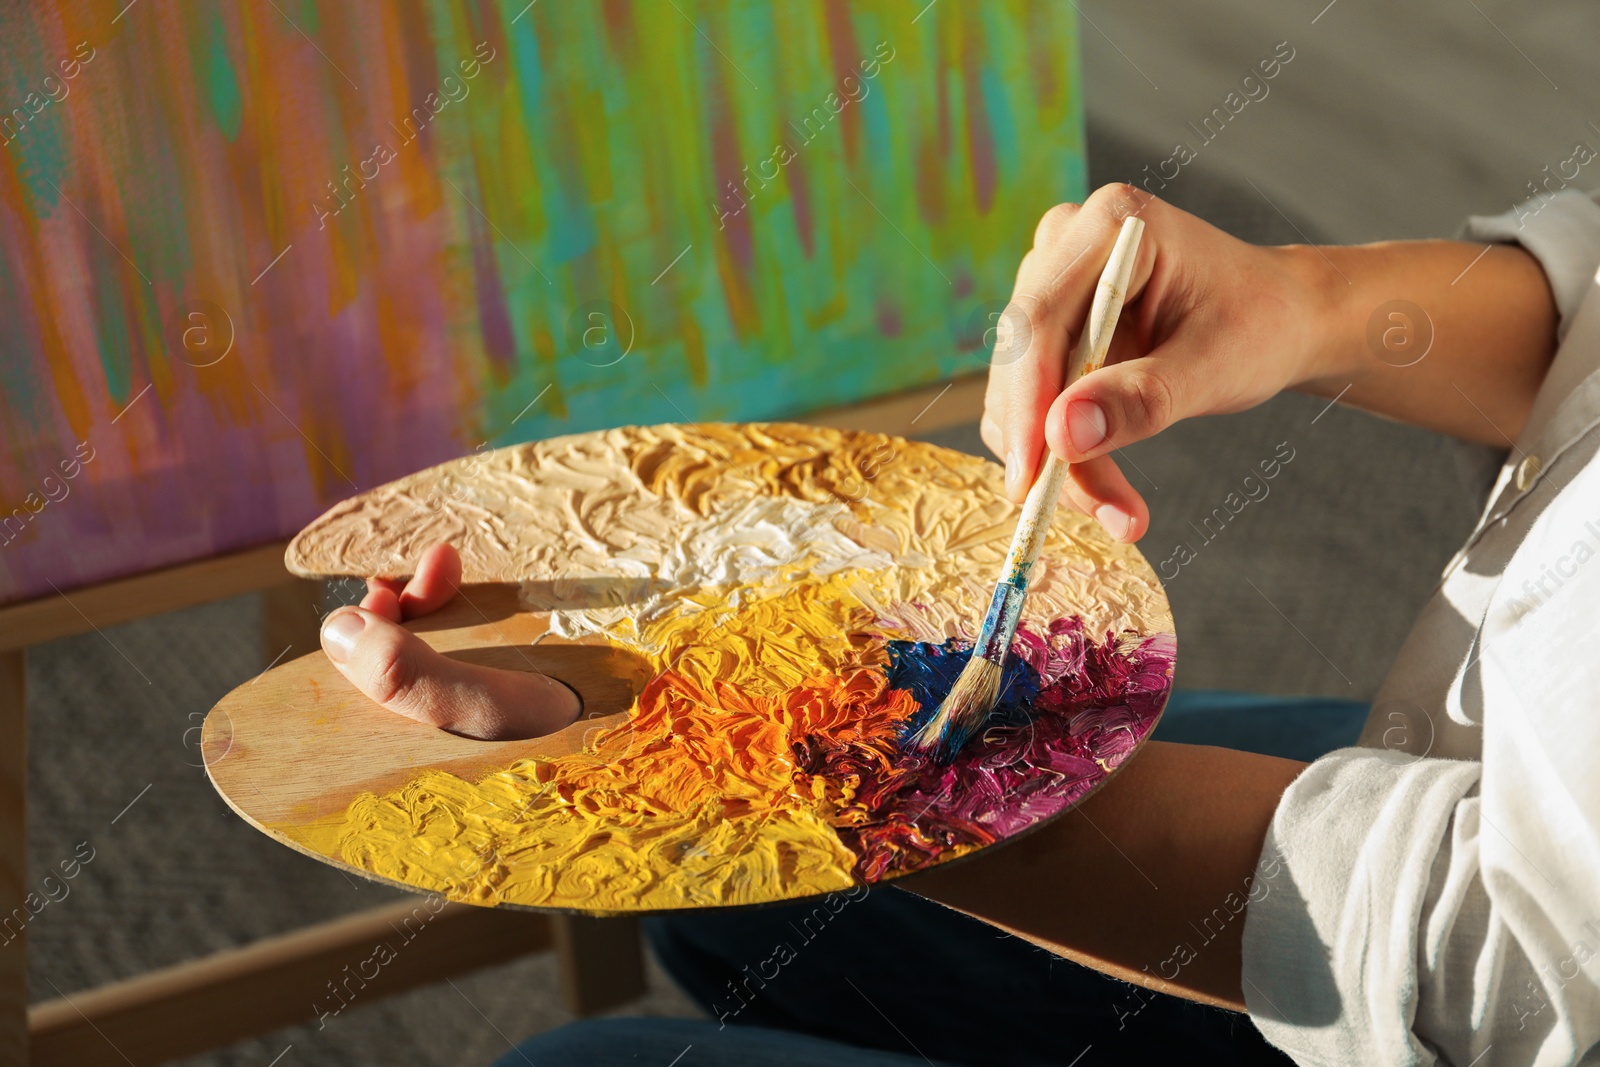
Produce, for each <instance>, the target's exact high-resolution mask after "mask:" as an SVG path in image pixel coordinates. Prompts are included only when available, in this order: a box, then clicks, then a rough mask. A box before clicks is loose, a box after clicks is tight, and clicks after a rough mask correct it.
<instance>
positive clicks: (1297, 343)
mask: <svg viewBox="0 0 1600 1067" xmlns="http://www.w3.org/2000/svg"><path fill="white" fill-rule="evenodd" d="M1272 251H1273V252H1274V253H1276V254H1277V255H1278V256H1279V257H1280V260H1281V263H1282V269H1283V271H1284V274H1285V276H1286V277H1287V278H1288V286H1289V290H1290V297H1289V304H1290V306H1291V307H1292V308H1294V309H1295V323H1296V329H1295V334H1296V336H1295V337H1294V339H1293V341H1292V342H1291V344H1290V350H1291V361H1292V365H1291V368H1290V374H1289V387H1290V388H1292V389H1299V390H1301V391H1304V392H1309V393H1324V392H1327V391H1328V390H1330V389H1331V390H1332V391H1333V392H1335V393H1337V392H1338V391H1339V390H1341V389H1344V388H1345V387H1347V386H1348V385H1349V384H1350V382H1351V381H1352V380H1353V379H1354V378H1355V376H1356V375H1357V374H1359V373H1360V370H1361V367H1360V359H1359V357H1360V353H1361V351H1362V349H1363V347H1364V341H1363V336H1360V335H1359V332H1360V330H1361V329H1362V325H1361V324H1360V323H1356V324H1355V325H1354V326H1352V322H1353V317H1352V316H1353V313H1352V311H1351V306H1352V303H1353V302H1354V293H1355V286H1354V284H1352V282H1351V281H1350V278H1349V271H1348V269H1346V268H1345V267H1342V266H1340V265H1339V263H1338V262H1337V261H1338V260H1340V259H1343V258H1345V256H1344V253H1345V252H1346V251H1347V249H1343V248H1324V247H1318V246H1316V245H1283V246H1280V247H1277V248H1274V249H1272ZM1352 331H1356V332H1354V333H1353V332H1352Z"/></svg>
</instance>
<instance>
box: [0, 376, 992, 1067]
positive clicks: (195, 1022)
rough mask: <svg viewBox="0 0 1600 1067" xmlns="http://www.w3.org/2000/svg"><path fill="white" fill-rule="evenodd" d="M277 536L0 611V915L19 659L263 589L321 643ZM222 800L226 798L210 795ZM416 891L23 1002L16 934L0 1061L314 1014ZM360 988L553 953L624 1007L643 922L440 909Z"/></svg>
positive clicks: (406, 985)
mask: <svg viewBox="0 0 1600 1067" xmlns="http://www.w3.org/2000/svg"><path fill="white" fill-rule="evenodd" d="M984 388H985V379H984V377H983V376H982V375H976V376H972V377H965V378H959V379H956V380H955V381H953V382H951V383H947V384H940V385H933V386H929V387H927V388H923V389H916V390H911V391H909V392H905V393H900V394H897V395H895V396H891V397H887V398H884V399H880V400H874V401H869V402H867V403H864V404H859V405H853V406H850V407H845V408H837V409H831V410H829V411H825V412H819V413H816V414H813V415H811V416H809V417H807V419H806V421H809V422H813V423H816V424H817V425H820V426H833V427H839V428H841V429H860V430H872V431H875V432H880V433H889V434H897V435H901V436H907V437H911V436H916V435H918V434H925V433H928V432H930V431H934V430H938V429H943V428H947V427H950V426H956V425H960V424H962V423H967V422H972V421H975V420H976V419H977V418H978V417H979V415H980V414H981V413H982V411H983V395H984ZM284 544H285V543H284V542H282V541H276V542H272V543H270V544H265V545H261V546H258V547H256V548H252V549H248V550H246V551H243V552H237V553H233V554H231V555H226V556H218V557H215V558H212V559H206V560H200V561H197V562H193V563H187V564H183V565H181V566H177V567H171V568H167V569H165V570H160V571H153V572H151V573H148V574H142V575H137V576H135V577H131V578H123V579H119V580H116V581H111V582H105V583H102V584H99V585H94V586H88V587H84V588H78V589H72V590H68V591H67V592H66V593H64V594H62V595H60V596H52V597H41V598H39V599H37V600H30V601H26V602H23V603H20V604H13V605H10V606H7V607H0V916H3V915H6V914H9V913H10V912H11V911H12V909H14V908H18V907H22V906H23V900H24V898H25V896H26V894H27V892H28V877H27V820H26V813H27V764H28V761H27V711H26V709H27V700H26V691H25V676H26V670H25V666H26V654H27V649H28V648H29V647H30V646H32V645H38V644H43V643H44V642H47V641H53V640H55V639H56V638H60V637H69V636H72V635H74V634H80V633H86V632H88V631H89V630H91V629H98V628H104V627H106V626H115V625H117V624H119V623H124V622H130V621H132V620H135V619H141V618H147V617H149V616H152V615H159V614H163V613H165V612H168V611H177V610H180V609H182V608H188V607H194V606H196V605H199V604H204V603H208V602H210V601H213V600H221V599H224V598H226V597H231V596H238V595H240V594H243V593H252V592H261V593H262V594H263V601H264V604H263V609H264V614H265V620H264V621H265V624H266V625H265V630H266V641H265V644H266V646H267V649H268V650H269V651H268V652H267V658H269V659H270V658H272V657H273V656H275V655H277V653H278V652H279V651H281V650H282V649H283V648H284V646H285V645H288V646H290V653H289V654H290V655H294V656H298V655H302V654H304V653H305V652H308V651H311V650H314V649H316V648H317V647H318V639H317V633H316V630H315V626H314V622H313V620H315V618H316V615H315V614H314V613H313V612H312V611H310V610H308V608H309V607H310V606H311V605H313V604H314V603H315V600H314V598H315V596H316V593H317V587H316V584H315V583H313V582H308V581H304V580H302V579H298V578H294V577H292V576H291V575H290V574H289V573H288V572H287V571H286V570H285V569H284V566H283V552H284ZM219 803H220V801H219ZM414 908H415V903H414V902H412V901H402V902H400V903H397V904H390V905H385V906H383V907H380V908H374V909H371V910H369V911H365V912H361V913H358V914H355V915H351V916H347V917H345V918H342V919H335V920H333V921H331V922H326V923H319V924H317V925H314V926H309V927H306V928H304V929H301V930H296V931H293V932H291V933H288V934H282V935H279V936H277V937H271V938H267V939H264V940H262V941H258V942H255V943H254V944H250V945H246V946H244V947H242V948H237V949H232V950H230V951H227V952H222V953H218V954H216V955H214V956H208V957H206V958H203V959H199V960H194V961H190V962H187V963H181V964H178V965H176V966H172V967H166V968H162V969H160V970H156V971H150V972H147V973H145V974H141V975H136V976H134V977H131V978H127V979H123V980H121V981H118V982H113V983H111V984H109V985H105V986H101V987H99V988H98V989H92V990H88V991H86V992H82V993H75V994H73V995H71V996H70V997H69V998H61V999H58V1000H50V1001H45V1002H43V1003H40V1004H36V1005H33V1006H32V1007H29V1005H28V958H27V942H26V934H25V933H24V935H23V936H21V937H19V938H18V939H17V940H15V941H13V942H12V943H11V944H10V945H8V946H7V947H6V949H5V951H3V952H0V1064H16V1065H18V1067H25V1065H28V1064H32V1065H33V1067H96V1065H100V1064H105V1065H107V1067H111V1065H121V1064H124V1063H125V1062H127V1060H126V1058H125V1057H128V1058H132V1060H133V1061H134V1062H136V1063H138V1064H139V1065H140V1067H148V1065H151V1064H157V1063H163V1062H168V1061H170V1060H174V1059H178V1058H181V1057H184V1056H191V1055H195V1054H196V1053H200V1052H204V1051H206V1050H208V1049H214V1048H219V1047H221V1046H224V1045H228V1044H231V1043H233V1042H235V1041H240V1040H243V1039H244V1038H247V1037H252V1036H255V1035H257V1034H263V1033H267V1032H270V1031H272V1030H275V1029H279V1028H281V1027H284V1026H292V1025H294V1024H296V1023H303V1022H307V1021H310V1020H311V1018H312V1017H313V1015H312V1009H311V1006H310V1003H309V1001H308V998H307V997H306V996H305V995H304V994H305V990H306V988H307V987H309V986H312V985H315V984H317V983H319V982H320V981H321V980H322V978H323V977H325V976H326V975H328V974H330V973H335V972H338V971H339V970H340V969H341V968H343V967H344V966H345V965H346V964H352V965H354V964H356V963H358V962H359V961H361V960H362V959H364V958H366V957H367V956H368V955H369V954H370V953H371V952H372V948H373V945H374V943H375V942H377V941H381V940H383V939H385V938H386V937H390V936H391V935H392V932H393V930H394V924H396V923H398V922H400V921H402V920H403V918H404V917H405V916H408V915H410V914H411V913H412V912H413V910H414ZM430 928H431V929H432V930H433V931H435V932H434V933H433V935H432V936H430V937H427V938H418V939H417V940H416V941H415V942H414V943H413V944H412V945H411V946H410V947H408V948H407V950H406V952H404V953H402V954H400V956H399V958H398V959H397V960H396V962H395V963H394V964H391V965H389V966H387V967H385V968H383V969H382V971H381V972H380V973H379V976H378V978H377V979H375V980H373V981H372V982H370V983H369V984H368V986H367V987H366V988H365V989H364V990H363V1000H364V1001H365V1002H368V1003H370V1002H372V1001H376V1000H378V999H379V998H381V997H384V996H389V995H392V994H395V993H401V992H404V991H406V990H409V989H414V988H416V987H418V986H422V985H427V984H430V983H433V982H439V981H443V980H444V979H445V978H448V977H451V976H453V975H457V974H461V973H464V972H467V971H471V970H475V969H477V968H480V967H487V966H492V965H495V964H499V963H505V962H507V961H510V960H513V959H516V958H518V957H520V956H523V955H526V954H527V953H529V952H540V951H545V950H547V949H553V950H554V951H555V952H556V953H557V955H558V957H559V958H560V961H561V972H562V980H563V985H564V990H565V994H566V1000H567V1003H568V1006H569V1007H570V1008H571V1010H572V1011H573V1012H574V1013H575V1014H578V1015H588V1014H593V1013H595V1012H598V1011H603V1010H606V1009H607V1008H611V1007H615V1006H617V1005H620V1004H623V1003H626V1002H627V1001H629V1000H632V999H634V998H635V997H637V996H639V995H640V994H641V993H642V992H643V991H644V988H645V982H644V970H643V954H642V950H641V945H640V939H639V931H638V926H637V922H636V921H635V920H632V919H586V918H578V917H571V916H547V915H541V914H534V913H527V912H513V911H499V910H493V909H485V908H474V907H469V906H465V905H457V904H449V905H446V906H445V907H444V909H443V910H442V911H440V912H439V914H438V915H437V916H435V917H433V918H432V919H431V921H430Z"/></svg>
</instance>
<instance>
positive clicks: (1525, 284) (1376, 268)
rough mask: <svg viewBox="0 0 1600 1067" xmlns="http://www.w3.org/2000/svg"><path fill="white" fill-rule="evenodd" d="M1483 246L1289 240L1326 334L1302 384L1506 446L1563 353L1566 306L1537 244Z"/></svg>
mask: <svg viewBox="0 0 1600 1067" xmlns="http://www.w3.org/2000/svg"><path fill="white" fill-rule="evenodd" d="M1484 248H1485V246H1484V245H1482V244H1464V243H1461V242H1457V241H1399V242H1388V243H1384V244H1372V245H1358V246H1352V247H1343V248H1341V247H1326V246H1318V247H1313V246H1307V245H1297V246H1291V247H1288V248H1285V249H1282V251H1283V253H1284V254H1285V255H1287V256H1290V257H1293V258H1294V259H1295V260H1296V261H1297V262H1298V264H1299V267H1300V269H1301V271H1302V272H1303V274H1304V277H1305V278H1306V279H1307V283H1308V286H1309V287H1310V289H1311V291H1313V292H1317V293H1319V294H1320V299H1319V300H1318V302H1317V306H1318V308H1319V310H1318V311H1317V312H1315V314H1316V317H1317V319H1318V320H1319V321H1320V322H1321V323H1322V324H1323V329H1322V330H1321V334H1322V340H1321V343H1320V346H1319V348H1318V350H1317V351H1316V353H1315V354H1314V355H1313V357H1312V359H1311V361H1310V363H1309V365H1308V367H1307V377H1306V378H1305V379H1304V380H1303V381H1302V382H1301V383H1300V385H1299V388H1301V389H1303V390H1304V391H1306V392H1311V393H1316V394H1318V395H1321V396H1327V397H1334V396H1340V398H1341V400H1342V401H1343V402H1344V403H1347V404H1353V405H1355V406H1357V407H1361V408H1365V409H1367V410H1369V411H1373V412H1377V413H1379V414H1381V415H1387V416H1389V417H1390V418H1394V419H1399V420H1401V421H1403V422H1409V423H1412V424H1414V425H1417V426H1424V427H1427V428H1428V429H1432V430H1438V431H1440V432H1442V433H1448V434H1452V435H1454V436H1456V437H1462V438H1466V439H1468V440H1474V441H1484V442H1487V443H1490V444H1495V445H1499V446H1501V447H1505V446H1507V445H1509V444H1510V443H1511V442H1512V440H1513V439H1515V437H1516V436H1517V434H1518V433H1520V432H1521V430H1522V424H1523V422H1524V421H1525V420H1526V419H1527V415H1528V409H1529V408H1530V406H1531V405H1532V403H1533V398H1534V394H1535V393H1537V392H1538V389H1539V385H1540V383H1541V382H1543V380H1544V375H1545V371H1546V370H1547V369H1548V368H1549V366H1550V361H1551V359H1552V357H1553V356H1554V355H1555V347H1556V316H1557V313H1556V306H1555V300H1554V298H1553V297H1552V296H1551V293H1550V287H1549V284H1548V283H1547V282H1546V280H1545V276H1544V271H1543V270H1542V269H1540V267H1539V264H1538V262H1537V261H1536V260H1535V259H1534V258H1533V257H1532V256H1531V255H1529V254H1528V253H1527V252H1525V251H1523V250H1522V249H1521V248H1519V247H1516V246H1514V245H1494V246H1492V247H1490V248H1489V250H1488V251H1487V252H1485V251H1484ZM1346 390H1348V391H1346ZM1341 394H1342V396H1341Z"/></svg>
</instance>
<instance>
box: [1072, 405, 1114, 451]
mask: <svg viewBox="0 0 1600 1067" xmlns="http://www.w3.org/2000/svg"><path fill="white" fill-rule="evenodd" d="M1067 437H1068V438H1069V439H1070V440H1071V441H1072V447H1073V448H1075V449H1077V450H1078V451H1079V452H1087V451H1089V450H1090V449H1091V448H1093V447H1095V446H1096V445H1098V444H1099V443H1100V442H1101V441H1104V440H1105V439H1106V413H1105V412H1104V411H1101V410H1100V405H1099V404H1096V403H1095V402H1094V401H1092V400H1074V401H1073V402H1072V403H1070V404H1068V405H1067Z"/></svg>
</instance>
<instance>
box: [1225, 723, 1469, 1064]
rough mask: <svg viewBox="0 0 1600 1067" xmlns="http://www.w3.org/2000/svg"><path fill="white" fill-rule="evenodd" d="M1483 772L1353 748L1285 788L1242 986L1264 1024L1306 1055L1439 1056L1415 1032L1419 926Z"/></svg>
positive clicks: (1335, 1059)
mask: <svg viewBox="0 0 1600 1067" xmlns="http://www.w3.org/2000/svg"><path fill="white" fill-rule="evenodd" d="M1481 772H1482V767H1481V765H1480V764H1478V763H1474V762H1466V761H1460V760H1441V759H1419V758H1417V757H1415V756H1410V755H1407V754H1406V753H1402V752H1387V751H1384V750H1381V749H1368V748H1346V749H1340V750H1339V751H1337V752H1333V753H1330V754H1329V755H1327V756H1324V757H1323V758H1321V759H1319V760H1317V761H1316V762H1315V763H1313V764H1311V765H1310V766H1309V767H1307V768H1306V770H1305V772H1304V773H1303V774H1301V775H1300V777H1299V778H1297V779H1296V780H1295V782H1294V784H1293V785H1292V786H1290V787H1289V790H1288V792H1286V793H1285V794H1284V797H1283V800H1282V801H1281V802H1280V803H1279V805H1278V810H1277V813H1276V814H1275V815H1274V817H1273V820H1272V826H1271V829H1270V830H1269V831H1268V833H1267V839H1266V844H1265V846H1264V847H1263V848H1262V853H1261V861H1260V863H1259V864H1258V865H1257V867H1256V877H1255V881H1254V882H1253V883H1252V886H1251V892H1250V904H1249V907H1248V909H1247V910H1246V913H1245V928H1244V994H1245V1002H1246V1004H1247V1005H1248V1006H1249V1008H1250V1016H1251V1018H1252V1020H1253V1021H1254V1022H1255V1024H1256V1027H1257V1028H1258V1029H1260V1030H1261V1032H1262V1033H1263V1034H1264V1035H1266V1037H1267V1039H1268V1040H1269V1041H1271V1042H1272V1043H1273V1044H1275V1045H1277V1046H1278V1047H1279V1048H1281V1049H1283V1050H1284V1051H1286V1052H1288V1053H1289V1054H1290V1055H1292V1056H1294V1058H1295V1062H1297V1063H1300V1064H1330V1065H1332V1064H1337V1065H1339V1067H1348V1065H1350V1064H1386V1065H1388V1064H1411V1063H1432V1062H1434V1060H1433V1059H1432V1058H1431V1056H1430V1054H1429V1052H1428V1050H1427V1049H1426V1047H1425V1046H1423V1045H1422V1043H1421V1042H1420V1041H1419V1040H1418V1039H1417V1037H1416V1036H1415V1035H1414V1034H1413V1032H1412V1021H1413V1019H1414V1017H1415V1014H1416V1009H1417V1001H1418V977H1419V976H1418V973H1417V972H1418V968H1417V962H1418V953H1417V950H1416V945H1417V939H1418V928H1419V924H1420V921H1421V918H1422V916H1423V912H1424V905H1425V903H1426V901H1427V898H1428V895H1429V887H1430V884H1431V883H1432V880H1433V878H1432V875H1433V871H1434V869H1435V867H1436V865H1437V863H1438V862H1439V861H1440V860H1441V859H1442V860H1443V862H1444V863H1445V865H1446V867H1448V865H1449V858H1448V857H1447V856H1446V855H1445V847H1446V846H1445V843H1446V842H1447V841H1448V839H1449V828H1450V824H1451V822H1452V819H1453V816H1454V813H1455V811H1456V808H1457V806H1458V805H1459V804H1460V803H1461V802H1462V800H1463V799H1464V798H1466V797H1468V796H1469V795H1470V794H1471V793H1472V792H1473V791H1474V790H1475V789H1476V788H1477V785H1478V779H1479V776H1480V774H1481Z"/></svg>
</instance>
